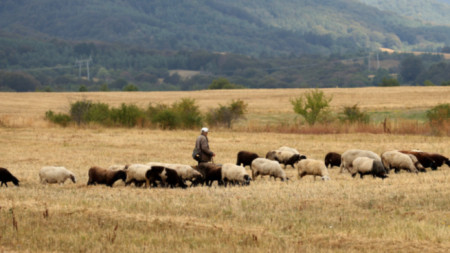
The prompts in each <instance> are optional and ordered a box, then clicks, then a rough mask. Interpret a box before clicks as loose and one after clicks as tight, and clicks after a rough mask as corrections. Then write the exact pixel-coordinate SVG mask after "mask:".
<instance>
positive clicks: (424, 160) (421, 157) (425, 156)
mask: <svg viewBox="0 0 450 253" xmlns="http://www.w3.org/2000/svg"><path fill="white" fill-rule="evenodd" d="M400 152H401V153H403V154H411V155H413V156H415V157H416V158H417V160H418V161H419V162H420V164H422V166H423V168H424V170H423V171H422V172H426V171H425V168H431V170H437V166H436V163H435V162H434V160H433V159H432V158H431V156H430V154H429V153H426V152H418V151H408V150H400Z"/></svg>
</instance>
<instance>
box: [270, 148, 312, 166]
mask: <svg viewBox="0 0 450 253" xmlns="http://www.w3.org/2000/svg"><path fill="white" fill-rule="evenodd" d="M266 158H267V159H270V160H274V161H277V162H279V163H280V164H283V167H284V168H286V167H287V166H288V165H291V166H292V168H294V164H295V163H297V162H298V161H300V160H301V159H306V156H304V155H300V154H298V152H297V153H294V152H292V151H288V150H273V151H269V152H268V153H267V154H266Z"/></svg>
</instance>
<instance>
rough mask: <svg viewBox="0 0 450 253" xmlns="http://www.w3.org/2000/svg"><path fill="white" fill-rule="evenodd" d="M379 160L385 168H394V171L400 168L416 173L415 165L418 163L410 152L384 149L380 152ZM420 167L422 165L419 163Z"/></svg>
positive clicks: (396, 171)
mask: <svg viewBox="0 0 450 253" xmlns="http://www.w3.org/2000/svg"><path fill="white" fill-rule="evenodd" d="M381 160H382V162H383V165H384V167H385V168H386V169H387V170H392V169H395V173H398V172H399V171H400V170H407V171H409V172H415V173H418V172H419V171H418V170H417V168H416V166H418V165H420V163H419V161H418V160H417V158H416V157H415V156H413V155H411V154H403V153H401V152H399V151H397V150H392V151H386V152H384V153H383V154H381ZM420 167H421V168H423V167H422V165H420Z"/></svg>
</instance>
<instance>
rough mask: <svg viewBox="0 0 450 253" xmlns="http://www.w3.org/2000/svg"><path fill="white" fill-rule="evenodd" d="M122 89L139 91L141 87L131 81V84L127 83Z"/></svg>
mask: <svg viewBox="0 0 450 253" xmlns="http://www.w3.org/2000/svg"><path fill="white" fill-rule="evenodd" d="M122 90H123V91H138V90H139V88H138V87H137V86H136V85H134V84H131V83H130V84H127V85H125V86H124V87H123V89H122Z"/></svg>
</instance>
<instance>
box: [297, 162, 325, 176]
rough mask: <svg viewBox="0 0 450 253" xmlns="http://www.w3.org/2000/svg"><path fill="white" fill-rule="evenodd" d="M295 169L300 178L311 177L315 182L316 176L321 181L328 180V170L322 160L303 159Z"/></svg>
mask: <svg viewBox="0 0 450 253" xmlns="http://www.w3.org/2000/svg"><path fill="white" fill-rule="evenodd" d="M296 167H297V170H298V176H299V177H300V178H302V177H304V176H306V175H312V176H314V180H316V176H320V177H321V178H322V180H330V175H329V174H328V169H327V167H326V166H325V162H324V161H322V160H314V159H304V160H301V161H300V162H298V163H297V164H296Z"/></svg>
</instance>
